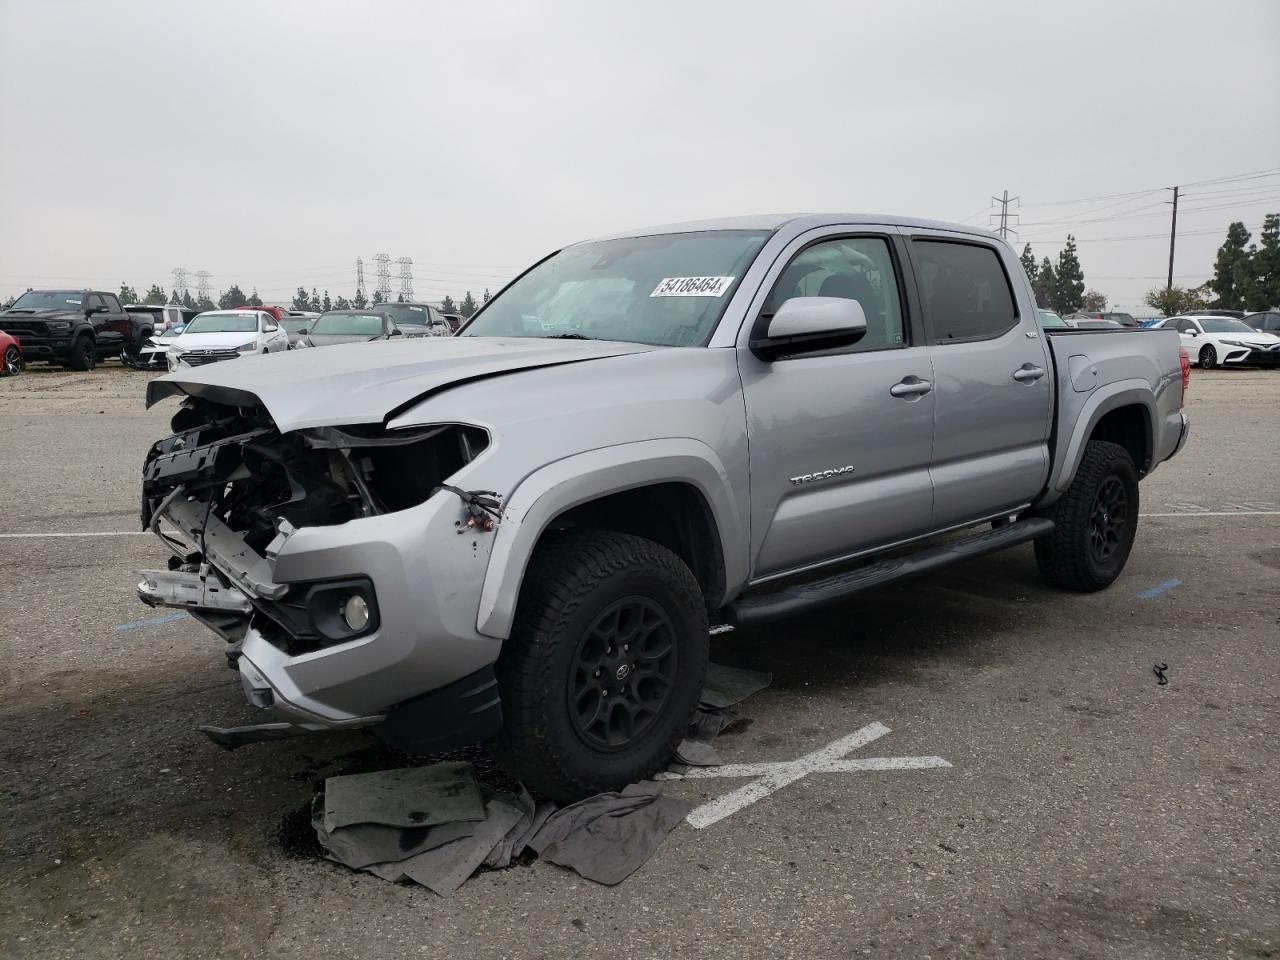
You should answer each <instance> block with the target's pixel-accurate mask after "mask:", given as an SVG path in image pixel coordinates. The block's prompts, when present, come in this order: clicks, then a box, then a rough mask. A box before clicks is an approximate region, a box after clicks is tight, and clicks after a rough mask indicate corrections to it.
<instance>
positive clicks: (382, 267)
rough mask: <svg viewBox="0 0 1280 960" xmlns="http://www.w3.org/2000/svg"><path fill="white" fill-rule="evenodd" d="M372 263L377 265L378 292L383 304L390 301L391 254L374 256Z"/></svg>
mask: <svg viewBox="0 0 1280 960" xmlns="http://www.w3.org/2000/svg"><path fill="white" fill-rule="evenodd" d="M373 262H374V263H376V264H377V265H378V270H377V277H378V292H379V293H381V294H382V300H383V302H384V303H385V302H386V301H387V300H389V299H391V254H389V253H378V254H374V257H373Z"/></svg>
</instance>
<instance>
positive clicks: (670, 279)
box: [458, 230, 768, 347]
mask: <svg viewBox="0 0 1280 960" xmlns="http://www.w3.org/2000/svg"><path fill="white" fill-rule="evenodd" d="M767 238H768V234H767V233H764V232H756V231H746V230H714V231H707V232H703V233H671V234H660V235H658V236H652V237H630V238H627V239H623V240H601V241H597V242H595V243H583V244H578V245H576V246H572V247H567V248H566V249H564V250H562V251H560V252H559V253H557V254H555V255H554V256H552V257H550V258H548V259H547V260H544V261H543V262H542V263H540V264H538V266H536V267H534V268H533V269H532V270H530V271H529V272H528V273H526V274H525V275H524V276H522V277H521V278H520V279H519V280H516V281H515V282H514V283H512V284H511V285H510V286H509V287H507V289H506V290H504V291H503V292H502V293H501V294H499V295H498V296H496V297H494V298H493V299H492V300H490V301H489V303H487V304H486V305H485V306H484V308H483V309H482V310H481V311H480V312H479V313H478V314H476V315H475V317H474V318H472V321H471V323H469V324H468V325H467V326H466V328H465V329H464V330H462V332H461V333H459V334H458V335H459V336H464V337H571V338H574V339H578V338H581V339H586V340H626V341H629V342H632V343H648V344H652V345H654V346H672V347H692V346H701V345H702V344H704V343H706V342H707V340H708V339H709V338H710V336H711V332H712V330H713V329H714V328H715V325H716V323H717V322H718V321H719V320H720V314H721V313H723V312H724V308H725V306H726V305H727V304H728V302H729V298H730V296H732V294H733V291H734V289H735V288H736V287H737V283H738V280H739V278H740V277H741V276H742V274H743V272H744V271H745V270H746V269H747V267H748V266H749V265H750V263H751V261H752V260H753V259H754V258H755V255H756V254H757V253H758V252H759V250H760V247H761V246H763V244H764V242H765V240H766V239H767Z"/></svg>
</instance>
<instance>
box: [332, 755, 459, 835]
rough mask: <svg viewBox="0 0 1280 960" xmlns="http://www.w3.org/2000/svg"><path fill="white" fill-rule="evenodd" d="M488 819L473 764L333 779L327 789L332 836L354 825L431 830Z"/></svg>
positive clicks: (437, 766) (416, 768)
mask: <svg viewBox="0 0 1280 960" xmlns="http://www.w3.org/2000/svg"><path fill="white" fill-rule="evenodd" d="M483 819H484V797H483V796H481V794H480V785H479V784H478V783H477V782H476V773H475V770H474V768H473V767H472V766H471V764H469V763H435V764H432V765H431V766H429V767H406V768H404V769H400V770H379V771H378V772H377V773H360V774H356V775H354V776H349V777H330V778H329V779H328V780H326V781H325V784H324V828H325V829H326V830H328V831H329V832H330V833H332V832H333V831H334V830H336V829H337V828H338V827H346V826H350V825H351V824H354V823H381V824H385V825H386V826H389V827H427V826H432V825H434V824H437V823H453V822H454V821H457V820H483Z"/></svg>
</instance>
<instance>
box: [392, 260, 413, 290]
mask: <svg viewBox="0 0 1280 960" xmlns="http://www.w3.org/2000/svg"><path fill="white" fill-rule="evenodd" d="M396 263H398V264H400V296H401V297H403V298H404V299H405V300H412V299H413V257H400V258H398V259H397V260H396Z"/></svg>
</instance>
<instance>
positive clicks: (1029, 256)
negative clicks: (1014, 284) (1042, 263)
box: [1019, 243, 1040, 290]
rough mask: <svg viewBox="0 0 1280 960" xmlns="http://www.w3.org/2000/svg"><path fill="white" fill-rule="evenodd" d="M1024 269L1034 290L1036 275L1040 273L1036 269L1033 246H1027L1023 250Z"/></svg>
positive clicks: (1021, 258)
mask: <svg viewBox="0 0 1280 960" xmlns="http://www.w3.org/2000/svg"><path fill="white" fill-rule="evenodd" d="M1019 259H1020V260H1021V261H1022V269H1023V270H1025V271H1026V273H1027V279H1028V280H1030V281H1031V288H1032V289H1033V290H1034V289H1035V286H1036V274H1037V273H1039V272H1040V271H1039V270H1038V269H1037V268H1036V255H1035V254H1034V253H1032V252H1031V244H1029V243H1028V244H1027V245H1026V246H1024V247H1023V248H1022V256H1021V257H1019Z"/></svg>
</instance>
